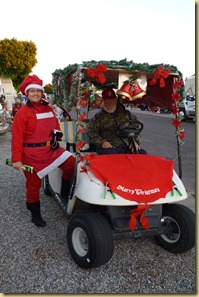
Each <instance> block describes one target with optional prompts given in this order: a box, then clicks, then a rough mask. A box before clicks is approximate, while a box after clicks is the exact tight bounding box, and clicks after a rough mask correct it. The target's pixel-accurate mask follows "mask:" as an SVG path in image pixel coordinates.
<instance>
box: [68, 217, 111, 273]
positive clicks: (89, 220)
mask: <svg viewBox="0 0 199 297" xmlns="http://www.w3.org/2000/svg"><path fill="white" fill-rule="evenodd" d="M67 242H68V247H69V251H70V253H71V255H72V257H73V259H74V261H75V262H76V263H77V265H78V266H80V267H81V268H86V269H88V268H94V267H98V266H100V265H103V264H105V263H107V262H108V261H109V260H110V259H111V257H112V255H113V249H114V242H113V234H112V230H111V227H110V225H109V223H108V221H106V219H105V218H104V217H103V216H102V215H100V214H98V213H82V214H76V215H74V216H73V217H72V218H71V219H70V220H69V222H68V229H67Z"/></svg>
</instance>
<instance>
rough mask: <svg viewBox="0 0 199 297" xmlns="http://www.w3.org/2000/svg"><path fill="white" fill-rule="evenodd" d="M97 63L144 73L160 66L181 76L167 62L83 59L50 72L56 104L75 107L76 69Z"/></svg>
mask: <svg viewBox="0 0 199 297" xmlns="http://www.w3.org/2000/svg"><path fill="white" fill-rule="evenodd" d="M98 64H104V65H105V66H106V67H107V68H110V69H124V70H129V71H133V70H138V71H140V72H146V73H154V72H155V71H156V70H157V68H158V67H160V66H162V67H163V68H164V69H167V68H170V72H171V73H178V75H179V76H180V77H182V73H181V72H180V71H179V70H178V69H177V67H176V66H173V65H169V64H153V65H149V64H148V63H135V62H133V61H132V60H131V61H127V59H126V58H125V59H123V60H120V61H115V60H110V61H105V60H100V61H94V60H91V61H83V62H82V64H81V65H79V64H73V65H70V64H69V65H68V66H67V67H65V68H64V69H63V70H61V69H57V70H55V72H54V73H52V76H53V88H52V89H53V99H54V102H55V103H56V104H57V105H59V106H62V107H64V108H66V109H69V110H70V109H71V108H72V107H75V105H76V102H77V97H76V94H77V93H78V92H79V90H78V86H79V81H78V79H77V78H76V71H77V70H78V69H81V68H83V67H86V68H96V66H97V65H98ZM70 75H71V76H72V82H71V85H69V84H68V79H69V76H70ZM82 75H83V74H82ZM59 78H60V85H58V81H59ZM108 86H111V87H117V86H115V85H114V84H113V83H109V85H107V84H106V86H105V87H108ZM96 87H99V84H96ZM183 91H184V88H183V87H182V88H181V90H180V94H181V95H182V94H183Z"/></svg>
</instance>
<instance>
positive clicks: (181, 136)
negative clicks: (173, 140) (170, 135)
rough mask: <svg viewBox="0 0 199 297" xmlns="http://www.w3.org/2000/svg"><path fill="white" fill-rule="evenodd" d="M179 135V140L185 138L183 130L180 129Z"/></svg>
mask: <svg viewBox="0 0 199 297" xmlns="http://www.w3.org/2000/svg"><path fill="white" fill-rule="evenodd" d="M179 137H180V139H181V140H182V139H184V138H185V131H180V134H179Z"/></svg>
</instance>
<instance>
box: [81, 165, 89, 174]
mask: <svg viewBox="0 0 199 297" xmlns="http://www.w3.org/2000/svg"><path fill="white" fill-rule="evenodd" d="M88 171H89V169H88V168H87V167H86V166H81V170H80V172H86V173H87V172H88Z"/></svg>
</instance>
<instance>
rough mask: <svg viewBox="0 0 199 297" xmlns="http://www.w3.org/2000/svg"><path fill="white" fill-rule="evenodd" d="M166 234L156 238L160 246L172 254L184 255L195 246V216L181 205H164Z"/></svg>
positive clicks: (163, 216)
mask: <svg viewBox="0 0 199 297" xmlns="http://www.w3.org/2000/svg"><path fill="white" fill-rule="evenodd" d="M162 219H164V222H163V223H162V227H163V229H164V234H161V235H157V236H155V238H156V241H157V243H158V245H159V246H161V247H162V248H163V249H165V250H167V251H169V252H171V253H184V252H187V251H189V250H190V249H191V248H193V247H194V245H195V214H194V213H193V212H192V210H190V209H189V208H188V207H186V206H184V205H180V204H168V205H163V213H162Z"/></svg>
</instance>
